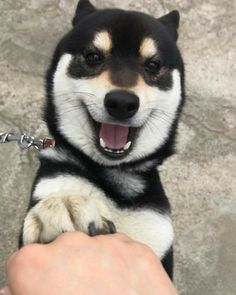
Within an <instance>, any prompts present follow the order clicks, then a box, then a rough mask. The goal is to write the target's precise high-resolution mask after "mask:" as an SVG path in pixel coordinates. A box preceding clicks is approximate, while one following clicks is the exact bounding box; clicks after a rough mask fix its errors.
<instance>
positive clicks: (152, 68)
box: [145, 60, 161, 74]
mask: <svg viewBox="0 0 236 295" xmlns="http://www.w3.org/2000/svg"><path fill="white" fill-rule="evenodd" d="M160 68H161V61H160V60H147V61H146V63H145V70H146V71H147V72H150V73H152V74H156V73H158V72H159V70H160Z"/></svg>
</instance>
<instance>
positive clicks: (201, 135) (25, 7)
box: [0, 0, 236, 295]
mask: <svg viewBox="0 0 236 295" xmlns="http://www.w3.org/2000/svg"><path fill="white" fill-rule="evenodd" d="M115 2H116V3H117V5H116V3H115ZM93 3H94V4H97V6H99V7H114V6H119V7H120V8H127V9H136V10H141V11H145V12H148V13H151V14H153V15H155V16H159V15H162V14H163V13H165V12H168V11H169V10H171V9H178V10H179V11H180V13H181V26H180V38H179V46H180V48H181V49H182V52H183V55H184V58H185V63H186V78H187V96H188V97H187V105H186V107H185V109H184V114H183V116H182V119H181V124H180V128H179V143H178V153H177V155H175V156H173V157H172V158H171V159H170V160H169V161H168V162H167V163H166V164H165V165H164V166H163V167H162V168H161V170H162V179H163V182H164V183H165V188H166V190H167V193H168V195H169V197H170V200H171V203H172V208H173V220H174V227H175V233H176V242H175V256H176V264H175V282H176V285H177V287H178V290H179V293H180V294H182V295H200V294H204V295H205V294H206V295H210V294H214V295H222V294H224V295H235V294H236V291H235V290H236V180H235V176H236V157H235V152H236V132H235V130H236V126H235V125H236V99H235V98H236V95H235V93H236V63H235V61H236V49H235V48H236V35H235V32H236V18H235V15H236V2H235V1H231V0H193V1H189V0H160V1H156V0H155V1H154V0H141V1H135V0H120V1H118V0H116V1H112V0H103V1H98V0H97V1H95V0H94V1H93ZM75 4H76V0H40V1H38V0H18V1H14V0H4V1H0V69H1V70H0V73H1V74H0V131H1V130H9V131H10V130H20V131H25V132H28V133H29V134H34V135H38V136H42V135H45V134H47V130H46V129H45V126H44V125H43V123H42V122H41V120H40V113H41V106H42V104H43V102H44V97H45V96H44V89H43V77H44V72H45V70H46V68H47V65H48V61H49V58H50V56H51V52H52V50H53V48H54V46H55V44H56V42H57V40H58V39H59V38H60V36H62V34H63V32H65V31H66V30H67V29H68V27H69V26H70V19H71V17H72V15H73V11H74V7H75ZM37 166H38V161H37V152H34V151H31V152H20V151H19V149H18V147H17V146H16V145H14V144H8V145H1V146H0V285H3V284H4V280H5V276H4V263H5V261H6V259H7V257H8V256H9V255H10V254H11V253H12V252H13V251H14V250H15V249H16V247H17V238H18V233H19V230H20V227H21V224H22V218H23V216H24V212H25V210H26V206H27V202H28V199H29V194H30V188H31V184H32V179H33V177H34V173H35V171H36V169H37Z"/></svg>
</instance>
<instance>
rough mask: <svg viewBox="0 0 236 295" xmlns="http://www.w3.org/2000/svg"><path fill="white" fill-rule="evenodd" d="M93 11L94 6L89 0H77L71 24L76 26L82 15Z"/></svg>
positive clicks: (94, 9)
mask: <svg viewBox="0 0 236 295" xmlns="http://www.w3.org/2000/svg"><path fill="white" fill-rule="evenodd" d="M94 11H96V8H95V7H94V6H93V4H91V3H90V2H89V0H79V3H78V5H77V8H76V12H75V16H74V18H73V20H72V25H73V26H76V25H77V23H78V22H79V20H80V19H81V18H82V17H84V16H86V15H88V14H90V13H92V12H94Z"/></svg>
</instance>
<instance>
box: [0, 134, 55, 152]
mask: <svg viewBox="0 0 236 295" xmlns="http://www.w3.org/2000/svg"><path fill="white" fill-rule="evenodd" d="M11 141H16V142H17V144H18V146H19V147H20V148H21V149H22V150H26V149H29V148H30V147H32V146H33V147H34V148H36V149H37V150H42V149H46V148H53V147H54V146H55V141H54V139H52V138H49V137H46V138H44V139H37V138H35V137H33V136H27V135H26V134H24V133H10V132H0V143H6V142H11Z"/></svg>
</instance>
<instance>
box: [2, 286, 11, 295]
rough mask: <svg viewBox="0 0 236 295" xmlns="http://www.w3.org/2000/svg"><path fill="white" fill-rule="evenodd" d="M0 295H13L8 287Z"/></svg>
mask: <svg viewBox="0 0 236 295" xmlns="http://www.w3.org/2000/svg"><path fill="white" fill-rule="evenodd" d="M0 295H11V292H10V290H9V288H8V287H5V288H3V289H1V290H0Z"/></svg>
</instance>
